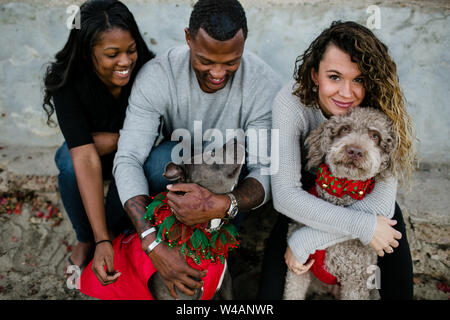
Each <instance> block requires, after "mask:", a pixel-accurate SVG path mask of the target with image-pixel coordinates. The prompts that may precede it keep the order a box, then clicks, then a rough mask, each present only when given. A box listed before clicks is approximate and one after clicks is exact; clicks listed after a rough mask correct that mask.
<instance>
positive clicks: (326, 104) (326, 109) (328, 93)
mask: <svg viewBox="0 0 450 320" xmlns="http://www.w3.org/2000/svg"><path fill="white" fill-rule="evenodd" d="M311 77H312V79H313V81H314V83H315V84H316V86H318V95H319V104H320V108H321V109H322V111H323V113H324V114H325V115H326V116H327V117H330V116H333V115H340V114H345V113H347V112H348V111H349V110H350V108H351V107H354V106H358V105H360V103H361V102H362V101H363V100H364V97H365V94H366V91H365V89H364V85H363V82H364V81H363V76H362V75H361V72H360V71H359V69H358V65H357V64H356V63H354V62H352V61H351V59H350V56H349V55H348V54H347V53H345V52H344V51H342V50H341V49H339V48H338V47H336V46H335V45H333V44H330V45H329V46H328V48H327V49H326V51H325V53H324V55H323V58H322V60H321V61H320V64H319V70H318V71H316V70H315V69H312V70H311Z"/></svg>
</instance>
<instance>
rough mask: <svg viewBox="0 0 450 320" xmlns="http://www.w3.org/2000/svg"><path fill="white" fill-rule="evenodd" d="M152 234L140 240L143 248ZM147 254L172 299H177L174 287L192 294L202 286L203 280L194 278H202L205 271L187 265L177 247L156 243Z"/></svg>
mask: <svg viewBox="0 0 450 320" xmlns="http://www.w3.org/2000/svg"><path fill="white" fill-rule="evenodd" d="M152 236H153V235H150V236H148V237H146V238H145V239H144V240H143V241H142V242H143V243H142V247H143V248H146V246H148V245H149V244H150V242H151V241H153V238H154V237H152ZM148 256H149V257H150V259H151V260H152V263H153V266H154V267H155V268H156V270H158V272H159V273H160V275H161V277H162V279H163V280H164V283H165V284H166V287H167V289H168V290H169V292H170V294H171V295H172V297H173V298H174V299H178V294H177V292H176V290H175V287H176V288H177V289H178V290H179V291H180V292H182V293H184V294H186V295H189V296H192V295H194V294H195V292H196V291H197V290H198V289H200V288H201V287H202V286H203V281H201V280H194V279H201V278H204V277H205V276H206V271H205V270H204V271H199V270H196V269H194V268H192V267H191V266H189V265H188V264H187V263H186V257H185V256H183V255H182V254H181V253H180V250H179V248H171V249H170V248H169V247H168V246H166V245H158V246H156V247H155V249H153V251H152V252H150V254H149V255H148Z"/></svg>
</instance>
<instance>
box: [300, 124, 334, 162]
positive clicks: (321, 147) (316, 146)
mask: <svg viewBox="0 0 450 320" xmlns="http://www.w3.org/2000/svg"><path fill="white" fill-rule="evenodd" d="M336 126H337V122H336V119H335V117H331V118H330V119H329V120H327V121H325V122H323V123H322V124H321V125H320V126H319V127H317V128H316V129H314V130H313V131H312V132H311V133H310V135H309V136H308V138H306V140H305V144H306V147H307V148H308V155H307V158H308V162H307V164H306V169H307V170H309V169H311V168H317V167H319V166H320V165H321V164H322V163H323V162H324V161H325V155H326V154H327V152H328V149H329V148H330V146H331V143H332V142H333V139H334V136H335V135H336V133H335V128H336Z"/></svg>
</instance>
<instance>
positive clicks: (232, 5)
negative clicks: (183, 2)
mask: <svg viewBox="0 0 450 320" xmlns="http://www.w3.org/2000/svg"><path fill="white" fill-rule="evenodd" d="M200 28H203V30H205V31H206V33H207V34H208V35H209V36H210V37H212V38H214V39H216V40H219V41H226V40H229V39H231V38H233V37H234V36H235V35H236V33H237V32H238V31H239V30H240V29H242V31H243V33H244V39H246V38H247V32H248V30H247V18H246V17H245V11H244V8H243V7H242V5H241V4H240V3H239V1H237V0H199V1H198V2H197V3H196V4H195V5H194V9H193V10H192V13H191V18H190V19H189V35H190V36H191V37H192V38H195V36H196V35H197V32H198V29H200Z"/></svg>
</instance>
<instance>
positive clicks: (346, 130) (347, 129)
mask: <svg viewBox="0 0 450 320" xmlns="http://www.w3.org/2000/svg"><path fill="white" fill-rule="evenodd" d="M351 130H352V129H351V128H350V126H343V127H342V128H341V130H340V131H339V134H341V135H342V134H348V133H350V131H351Z"/></svg>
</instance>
